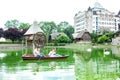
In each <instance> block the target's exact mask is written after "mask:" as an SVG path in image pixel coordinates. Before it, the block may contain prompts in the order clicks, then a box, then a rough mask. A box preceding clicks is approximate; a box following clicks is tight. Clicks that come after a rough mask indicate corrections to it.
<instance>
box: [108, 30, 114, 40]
mask: <svg viewBox="0 0 120 80" xmlns="http://www.w3.org/2000/svg"><path fill="white" fill-rule="evenodd" d="M113 37H114V32H109V33H108V39H109V40H110V41H111V39H112V38H113Z"/></svg>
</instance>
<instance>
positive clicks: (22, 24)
mask: <svg viewBox="0 0 120 80" xmlns="http://www.w3.org/2000/svg"><path fill="white" fill-rule="evenodd" d="M29 27H30V24H29V23H20V26H19V27H18V29H19V30H23V29H28V28H29Z"/></svg>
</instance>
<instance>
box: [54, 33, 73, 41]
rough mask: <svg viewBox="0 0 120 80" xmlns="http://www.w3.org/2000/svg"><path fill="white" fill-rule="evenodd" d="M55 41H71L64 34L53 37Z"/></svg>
mask: <svg viewBox="0 0 120 80" xmlns="http://www.w3.org/2000/svg"><path fill="white" fill-rule="evenodd" d="M55 42H58V43H69V42H71V40H70V38H69V37H68V36H67V35H66V34H61V35H60V36H59V37H57V38H56V39H55Z"/></svg>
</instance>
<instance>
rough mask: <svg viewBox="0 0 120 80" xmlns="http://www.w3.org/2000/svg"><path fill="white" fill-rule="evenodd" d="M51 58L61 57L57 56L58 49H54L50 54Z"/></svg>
mask: <svg viewBox="0 0 120 80" xmlns="http://www.w3.org/2000/svg"><path fill="white" fill-rule="evenodd" d="M48 55H49V57H60V56H61V55H59V54H56V48H53V49H52V50H51V51H50V52H49V54H48Z"/></svg>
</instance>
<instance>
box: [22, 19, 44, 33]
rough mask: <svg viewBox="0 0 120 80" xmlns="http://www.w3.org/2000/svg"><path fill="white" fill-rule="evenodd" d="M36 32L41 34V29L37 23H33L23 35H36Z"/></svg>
mask: <svg viewBox="0 0 120 80" xmlns="http://www.w3.org/2000/svg"><path fill="white" fill-rule="evenodd" d="M37 32H42V33H43V31H42V30H41V28H40V27H39V26H38V24H37V22H36V21H34V22H33V24H32V25H31V26H30V28H29V29H28V30H27V31H26V33H25V34H24V35H30V34H36V33H37Z"/></svg>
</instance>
